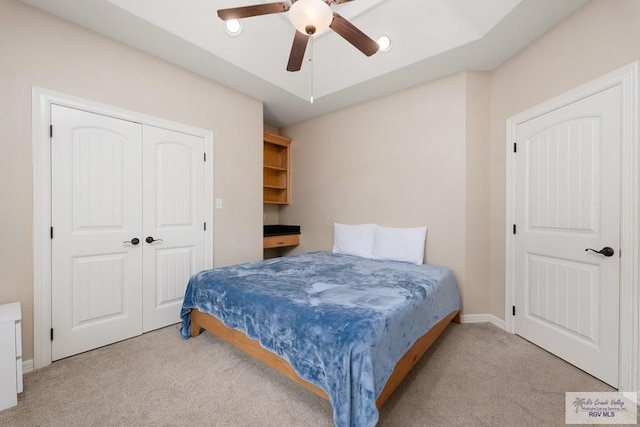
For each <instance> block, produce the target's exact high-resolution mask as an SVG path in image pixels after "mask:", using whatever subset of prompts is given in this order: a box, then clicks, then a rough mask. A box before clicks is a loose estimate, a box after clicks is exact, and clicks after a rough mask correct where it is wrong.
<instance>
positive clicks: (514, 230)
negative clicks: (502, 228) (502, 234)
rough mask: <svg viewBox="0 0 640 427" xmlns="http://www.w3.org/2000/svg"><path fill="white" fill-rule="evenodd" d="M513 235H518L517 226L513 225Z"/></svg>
mask: <svg viewBox="0 0 640 427" xmlns="http://www.w3.org/2000/svg"><path fill="white" fill-rule="evenodd" d="M513 234H516V225H515V224H513Z"/></svg>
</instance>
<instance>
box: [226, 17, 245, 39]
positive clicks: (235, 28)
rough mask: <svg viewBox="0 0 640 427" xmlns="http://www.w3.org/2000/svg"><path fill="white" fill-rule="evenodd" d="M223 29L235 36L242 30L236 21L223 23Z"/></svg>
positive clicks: (230, 20)
mask: <svg viewBox="0 0 640 427" xmlns="http://www.w3.org/2000/svg"><path fill="white" fill-rule="evenodd" d="M224 28H225V30H227V33H229V34H231V35H232V36H235V35H237V34H239V33H240V31H241V30H242V25H241V24H240V21H239V20H237V19H229V20H228V21H224Z"/></svg>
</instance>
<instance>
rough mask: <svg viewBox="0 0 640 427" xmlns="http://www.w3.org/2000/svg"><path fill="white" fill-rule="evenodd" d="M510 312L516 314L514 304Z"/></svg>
mask: <svg viewBox="0 0 640 427" xmlns="http://www.w3.org/2000/svg"><path fill="white" fill-rule="evenodd" d="M511 314H512V315H513V316H515V315H516V306H515V305H514V306H512V307H511Z"/></svg>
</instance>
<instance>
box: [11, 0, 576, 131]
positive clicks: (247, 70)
mask: <svg viewBox="0 0 640 427" xmlns="http://www.w3.org/2000/svg"><path fill="white" fill-rule="evenodd" d="M23 1H24V2H25V3H28V4H30V5H32V6H35V7H38V8H41V9H44V10H46V11H48V12H51V13H53V14H55V15H58V16H60V17H62V18H64V19H67V20H69V21H72V22H75V23H77V24H79V25H81V26H83V27H86V28H88V29H90V30H93V31H95V32H97V33H100V34H103V35H105V36H107V37H109V38H112V39H115V40H118V41H120V42H122V43H125V44H127V45H130V46H133V47H135V48H137V49H140V50H142V51H144V52H147V53H150V54H152V55H155V56H158V57H160V58H162V59H165V60H167V61H169V62H172V63H174V64H177V65H179V66H181V67H184V68H187V69H189V70H192V71H194V72H196V73H198V74H200V75H202V76H205V77H207V78H210V79H212V80H215V81H217V82H219V83H221V84H224V85H226V86H229V87H231V88H234V89H236V90H238V91H240V92H243V93H246V94H248V95H250V96H252V97H255V98H258V99H260V100H262V101H263V102H264V112H265V121H266V122H267V123H270V124H272V125H274V126H286V125H289V124H293V123H296V122H299V121H302V120H305V119H308V118H311V117H314V116H317V115H321V114H325V113H327V112H330V111H335V110H338V109H341V108H344V107H347V106H349V105H353V104H356V103H359V102H363V101H366V100H369V99H372V98H376V97H379V96H383V95H386V94H388V93H392V92H394V91H397V90H401V89H404V88H407V87H411V86H413V85H417V84H420V83H423V82H427V81H430V80H433V79H436V78H438V77H441V76H444V75H447V74H451V73H455V72H459V71H463V70H492V69H494V68H495V67H497V66H498V65H500V63H502V62H503V61H504V60H506V59H507V58H509V57H510V56H511V55H513V54H514V53H516V52H517V51H518V50H520V49H522V48H523V47H525V46H526V45H527V44H529V43H530V42H531V41H533V40H534V39H535V38H537V37H539V36H540V35H541V34H543V33H544V32H545V31H547V30H548V29H549V28H551V27H552V26H554V25H555V24H557V23H558V22H560V21H561V20H562V19H564V18H565V17H566V16H568V15H569V14H571V13H572V12H574V11H575V10H577V9H578V8H580V7H581V6H583V5H584V4H585V3H586V1H587V0H562V1H558V0H481V1H479V0H357V1H352V2H348V3H345V4H342V5H332V9H333V10H334V11H335V12H338V13H340V14H341V15H342V16H344V17H345V18H347V19H349V20H350V21H351V22H352V23H353V24H354V25H356V26H357V27H358V28H359V29H361V30H362V31H363V32H365V33H366V34H367V35H369V36H370V37H371V38H373V39H374V40H377V38H378V37H379V36H382V35H387V36H389V37H390V38H391V40H392V43H393V45H392V47H391V49H389V50H388V51H386V52H378V53H377V54H375V55H373V56H371V57H366V56H364V55H363V54H362V53H361V52H359V51H358V50H356V49H355V48H354V47H353V46H351V45H350V44H349V43H347V42H346V41H345V40H344V39H343V38H341V37H340V36H338V35H337V34H336V33H334V32H333V31H331V30H330V29H329V30H327V31H325V32H323V33H322V34H320V35H318V36H316V37H315V38H314V42H313V63H311V62H310V61H309V56H310V52H311V49H309V48H308V49H307V55H306V57H305V61H304V62H303V65H302V69H301V70H300V71H299V72H294V73H292V72H288V71H286V69H285V68H286V64H287V60H288V58H289V52H290V50H291V44H292V41H293V36H294V31H295V30H294V28H293V26H292V25H291V23H290V22H289V20H288V18H287V14H286V13H282V14H275V15H266V16H259V17H252V18H246V19H243V20H242V31H241V32H240V34H238V35H235V36H234V35H230V34H229V33H227V31H226V30H225V29H224V25H223V22H222V21H221V20H220V19H219V18H218V17H217V14H216V12H217V10H218V9H222V8H229V7H238V6H245V5H251V4H258V3H268V2H270V1H261V0H243V1H240V0H216V1H213V0H134V1H132V0H82V1H78V0H23ZM311 94H313V96H314V98H315V102H314V103H313V104H311V103H310V102H309V97H310V95H311Z"/></svg>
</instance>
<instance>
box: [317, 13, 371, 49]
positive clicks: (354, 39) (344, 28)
mask: <svg viewBox="0 0 640 427" xmlns="http://www.w3.org/2000/svg"><path fill="white" fill-rule="evenodd" d="M329 27H330V28H331V29H332V30H333V31H335V32H336V33H338V34H340V35H341V36H342V38H343V39H345V40H346V41H348V42H349V43H351V44H352V45H353V46H355V47H356V49H358V50H359V51H360V52H362V53H364V54H365V55H367V56H371V55H373V54H374V53H376V52H377V51H378V49H380V46H378V43H376V42H375V41H374V40H372V39H371V38H370V37H369V36H368V35H366V34H365V33H363V32H362V31H360V30H359V29H358V28H356V26H355V25H353V24H352V23H351V22H349V21H347V20H346V19H344V18H343V17H342V16H340V15H338V14H337V13H334V14H333V21H331V25H329Z"/></svg>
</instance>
